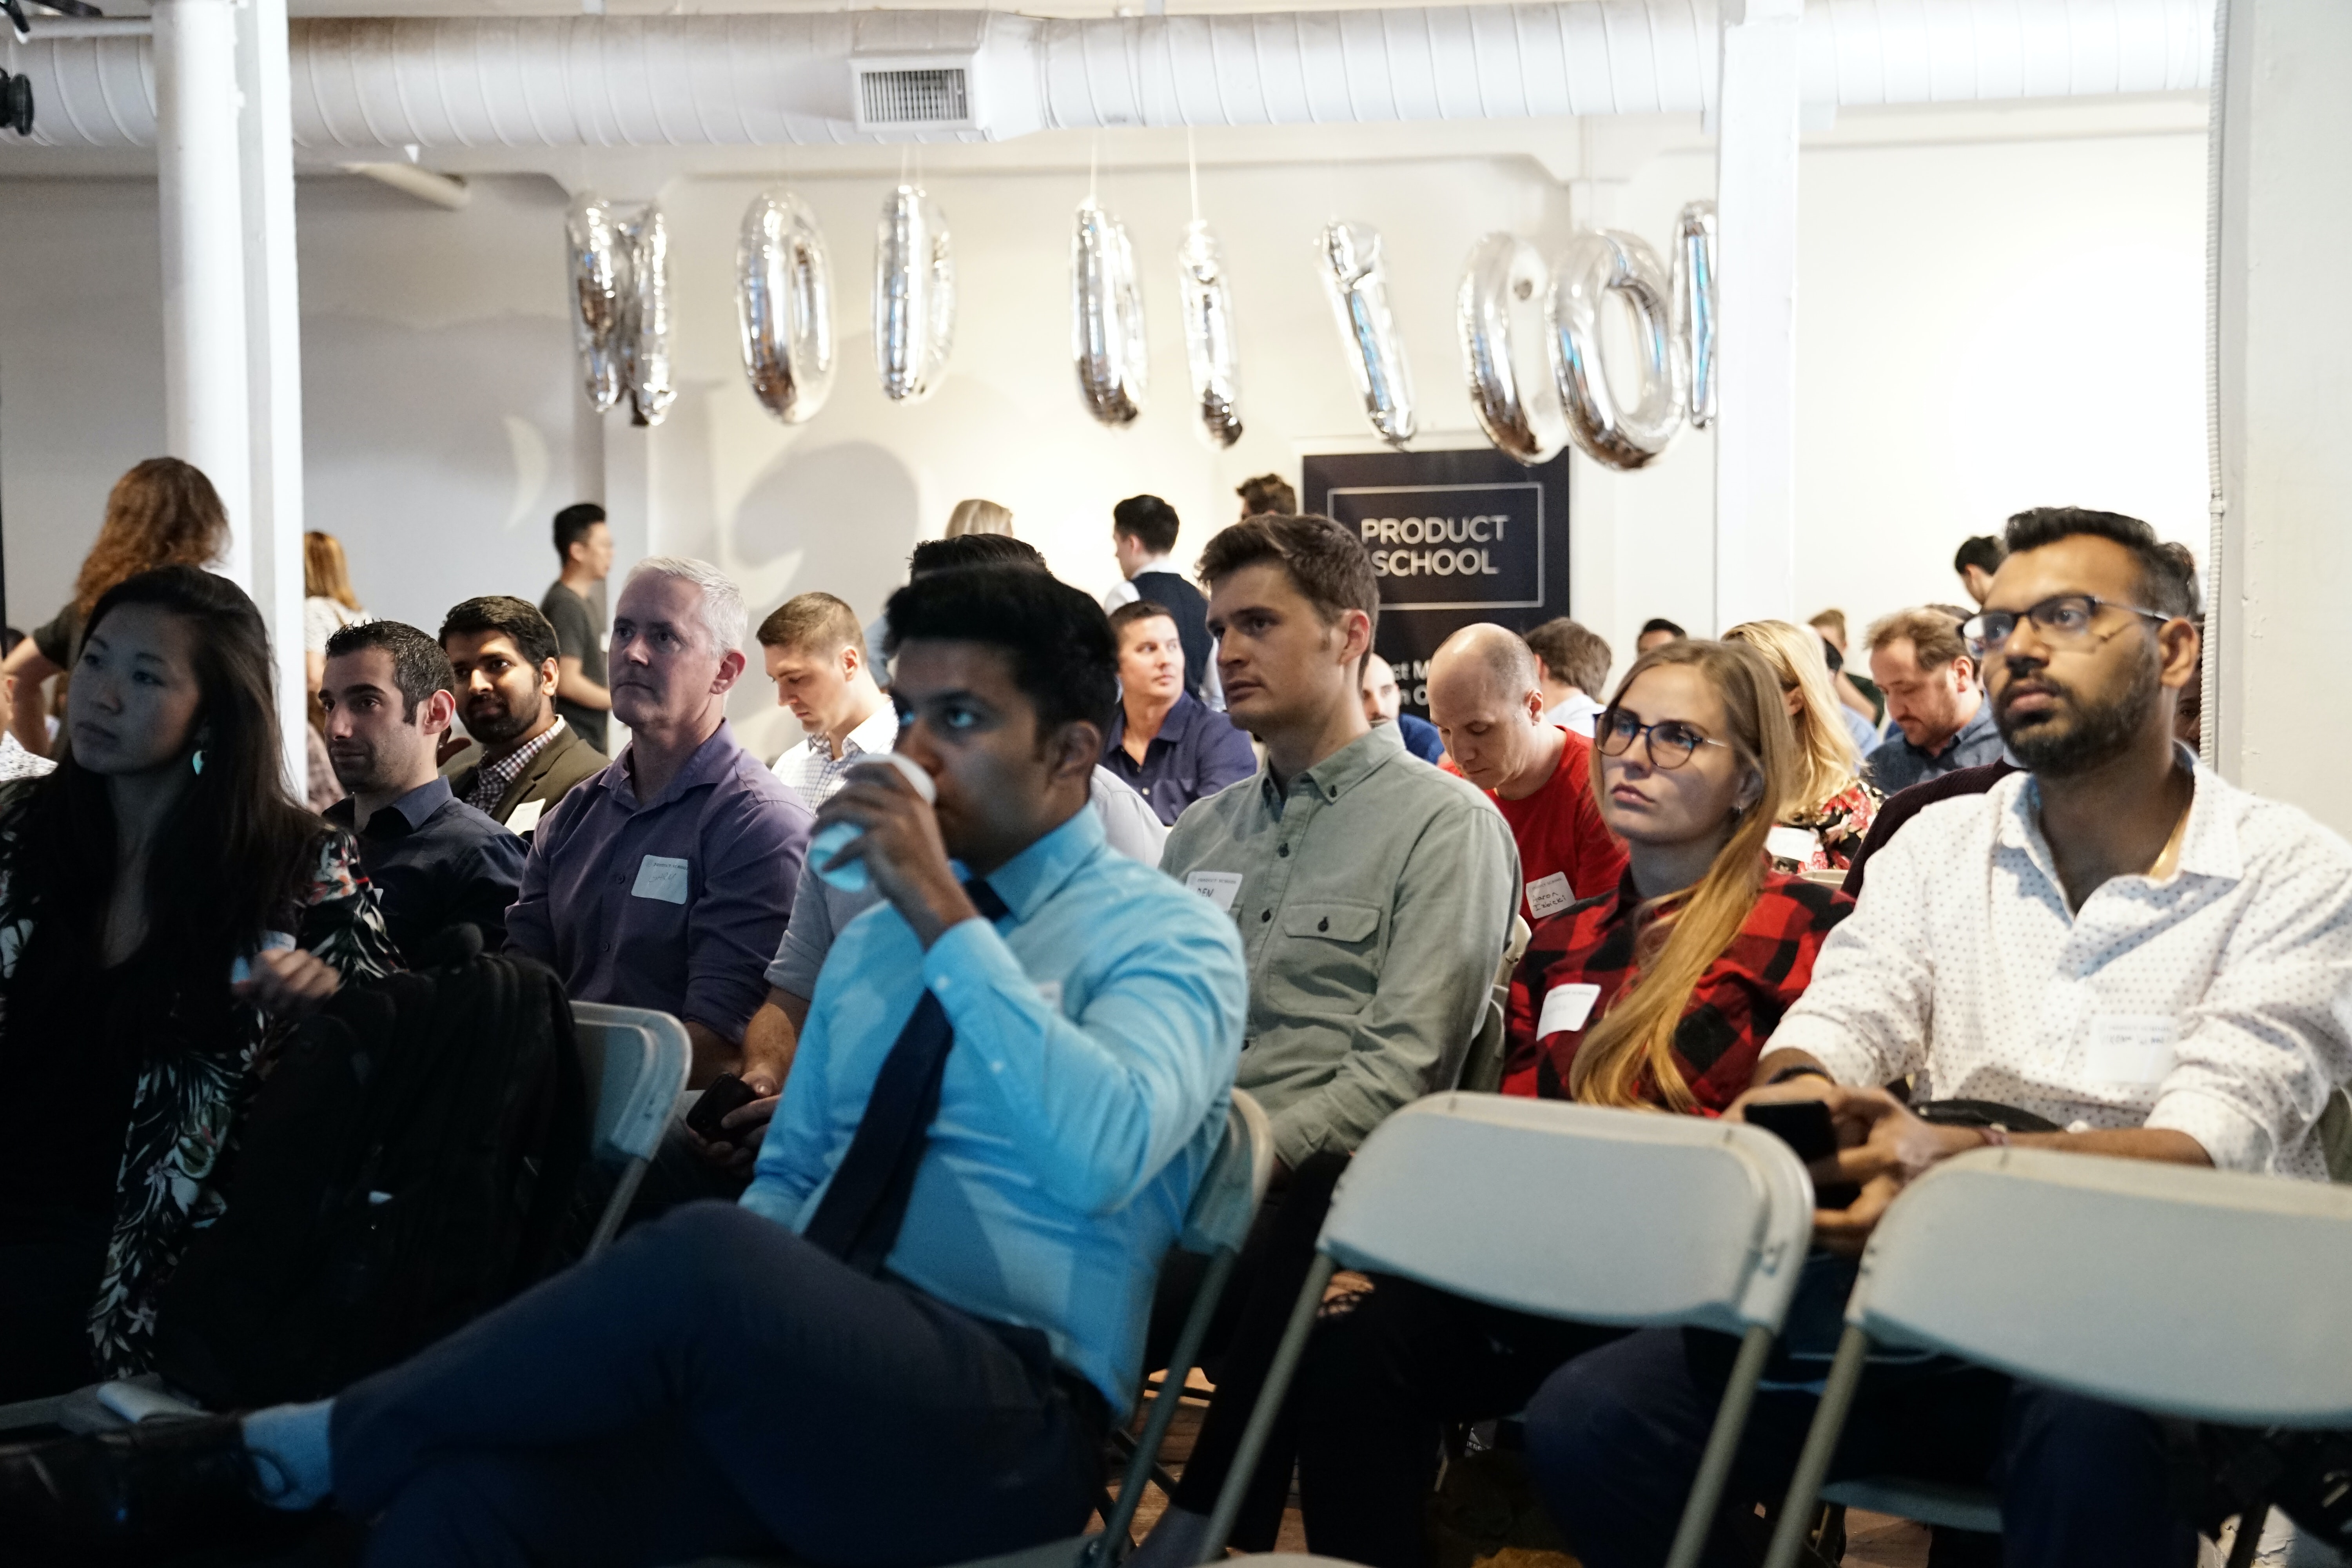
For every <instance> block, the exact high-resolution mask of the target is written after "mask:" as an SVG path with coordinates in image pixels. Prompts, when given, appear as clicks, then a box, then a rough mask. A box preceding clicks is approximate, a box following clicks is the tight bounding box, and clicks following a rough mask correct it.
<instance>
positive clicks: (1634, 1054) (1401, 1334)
mask: <svg viewBox="0 0 2352 1568" xmlns="http://www.w3.org/2000/svg"><path fill="white" fill-rule="evenodd" d="M1600 749H1601V755H1600V757H1599V758H1598V763H1599V765H1598V767H1597V769H1595V770H1594V771H1595V780H1596V784H1597V785H1598V787H1599V790H1600V792H1601V802H1602V805H1601V810H1602V813H1603V815H1604V816H1606V817H1607V819H1608V822H1609V826H1611V827H1612V829H1614V830H1615V831H1617V832H1618V833H1620V834H1622V836H1623V837H1624V839H1625V844H1626V847H1627V852H1628V854H1629V856H1630V863H1629V865H1628V868H1627V870H1626V875H1625V879H1624V880H1623V882H1622V884H1620V885H1619V886H1618V887H1616V888H1614V889H1611V896H1610V897H1608V898H1606V899H1600V900H1593V901H1591V902H1590V903H1586V904H1582V905H1580V906H1578V907H1577V908H1576V909H1575V910H1571V911H1570V912H1569V913H1568V914H1565V915H1562V916H1560V917H1559V919H1557V920H1553V921H1547V922H1546V923H1545V924H1543V925H1542V926H1540V927H1538V930H1537V933H1536V938H1535V942H1534V944H1533V945H1532V946H1531V947H1530V948H1529V949H1528V954H1527V956H1526V957H1525V958H1524V959H1523V960H1522V961H1521V962H1520V964H1519V968H1518V972H1517V974H1516V975H1515V976H1514V978H1513V980H1512V984H1511V1011H1510V1058H1509V1070H1508V1073H1507V1078H1506V1079H1505V1082H1504V1092H1505V1093H1507V1094H1525V1095H1538V1096H1541V1097H1543V1098H1544V1099H1547V1100H1579V1101H1581V1102H1582V1103H1585V1104H1588V1105H1613V1106H1629V1107H1634V1108H1638V1109H1641V1110H1666V1111H1675V1112H1679V1113H1682V1114H1685V1115H1689V1114H1697V1115H1716V1114H1719V1113H1720V1112H1721V1111H1722V1110H1724V1109H1725V1108H1726V1107H1727V1106H1728V1105H1730V1104H1731V1103H1732V1101H1733V1100H1736V1099H1738V1096H1739V1095H1740V1094H1741V1093H1742V1092H1743V1091H1745V1090H1746V1089H1747V1088H1748V1084H1749V1082H1750V1081H1751V1080H1752V1079H1753V1078H1754V1076H1755V1071H1756V1062H1757V1058H1758V1057H1759V1054H1760V1053H1761V1052H1762V1051H1763V1049H1764V1047H1765V1045H1766V1043H1767V1041H1768V1040H1769V1038H1770V1037H1771V1035H1772V1031H1773V1029H1774V1027H1775V1026H1777V1025H1778V1024H1779V1023H1780V1017H1781V1016H1782V1014H1784V1013H1785V1012H1786V1011H1787V1010H1788V1008H1789V1006H1790V1004H1791V1003H1793V1002H1794V1001H1795V1000H1796V999H1797V998H1798V997H1799V996H1800V995H1801V994H1803V993H1804V990H1805V985H1806V983H1807V981H1808V980H1809V979H1810V978H1811V973H1812V966H1813V960H1814V958H1815V956H1816V954H1817V953H1818V952H1820V950H1821V945H1822V939H1823V938H1824V937H1826V936H1827V935H1828V934H1829V932H1830V931H1831V929H1832V927H1833V926H1835V925H1836V923H1837V922H1838V921H1839V920H1840V919H1841V918H1842V917H1843V915H1844V913H1845V912H1846V910H1847V908H1848V905H1847V903H1846V900H1845V899H1844V898H1843V896H1842V895H1840V894H1838V893H1836V892H1834V891H1832V889H1827V888H1821V887H1815V886H1813V885H1811V884H1810V883H1808V882H1806V881H1804V880H1802V879H1799V878H1794V877H1789V876H1786V875H1783V874H1781V873H1780V872H1777V871H1772V870H1769V869H1767V867H1766V857H1765V853H1764V844H1765V840H1766V838H1767V837H1768V836H1769V833H1770V830H1771V827H1772V812H1771V810H1770V803H1771V802H1773V801H1775V800H1780V799H1785V798H1787V797H1788V796H1789V795H1791V794H1793V793H1795V792H1796V790H1797V788H1798V784H1799V781H1800V780H1801V778H1802V777H1803V774H1804V766H1805V764H1804V759H1803V757H1802V756H1801V755H1800V754H1798V752H1797V749H1796V746H1795V744H1794V742H1793V741H1792V739H1791V737H1790V733H1789V728H1788V723H1787V721H1786V720H1785V719H1784V718H1783V717H1782V708H1781V702H1780V686H1779V683H1778V682H1777V681H1776V680H1775V679H1773V678H1772V675H1771V673H1770V671H1769V669H1767V668H1764V667H1763V665H1762V664H1761V662H1760V661H1759V659H1758V658H1756V657H1755V655H1754V654H1753V653H1752V652H1751V651H1750V650H1749V649H1748V648H1746V647H1739V646H1738V645H1736V644H1731V643H1715V642H1693V641H1690V640H1687V639H1685V640H1682V641H1677V642H1673V643H1669V644H1667V645H1666V646H1665V647H1663V648H1660V649H1658V650H1656V651H1654V652H1653V653H1651V654H1649V655H1648V656H1646V657H1645V658H1642V659H1641V660H1640V661H1639V662H1637V663H1636V664H1635V665H1634V666H1633V669H1632V670H1631V671H1630V672H1629V673H1628V674H1627V676H1626V678H1625V683H1624V685H1623V686H1622V687H1621V688H1620V689H1619V690H1618V693H1617V700H1616V702H1615V704H1614V705H1613V706H1612V707H1611V708H1609V709H1608V710H1605V711H1604V712H1603V714H1602V717H1601V737H1600ZM1645 949H1646V950H1647V952H1646V953H1645V952H1644V950H1645ZM1637 960H1638V962H1637ZM1339 1283H1340V1286H1341V1288H1342V1291H1343V1294H1341V1295H1340V1296H1339V1297H1338V1298H1337V1299H1336V1300H1335V1303H1334V1308H1335V1310H1332V1311H1330V1312H1328V1313H1327V1316H1326V1319H1325V1321H1323V1322H1322V1323H1321V1324H1320V1325H1319V1326H1318V1329H1317V1331H1316V1333H1315V1337H1314V1339H1313V1340H1312V1341H1310V1342H1309V1344H1308V1349H1307V1359H1306V1361H1305V1362H1304V1363H1302V1366H1301V1369H1300V1375H1299V1382H1298V1384H1297V1393H1295V1394H1293V1396H1292V1400H1291V1405H1292V1406H1293V1407H1294V1410H1295V1416H1293V1415H1286V1420H1285V1422H1284V1424H1283V1425H1282V1426H1278V1427H1277V1428H1276V1432H1277V1434H1278V1435H1281V1436H1287V1435H1288V1433H1289V1431H1290V1426H1291V1421H1292V1420H1293V1419H1295V1421H1296V1423H1297V1436H1296V1438H1295V1441H1296V1443H1297V1451H1298V1454H1299V1476H1300V1479H1301V1482H1302V1486H1303V1488H1304V1501H1305V1504H1306V1511H1307V1536H1308V1540H1309V1542H1310V1544H1311V1546H1312V1549H1313V1550H1314V1551H1315V1552H1317V1553H1318V1555H1324V1556H1333V1555H1336V1556H1338V1557H1339V1558H1341V1559H1344V1560H1345V1561H1348V1562H1351V1563H1364V1564H1367V1565H1368V1568H1420V1565H1421V1564H1422V1563H1423V1562H1424V1561H1425V1560H1426V1553H1425V1551H1424V1548H1423V1535H1422V1528H1421V1519H1422V1510H1423V1503H1424V1501H1425V1500H1426V1499H1427V1497H1428V1494H1429V1490H1430V1488H1431V1487H1432V1486H1433V1484H1434V1483H1435V1481H1436V1479H1437V1459H1438V1455H1439V1454H1440V1452H1441V1451H1442V1450H1441V1446H1440V1444H1441V1435H1442V1428H1443V1426H1444V1424H1447V1423H1452V1422H1463V1421H1483V1420H1486V1419H1489V1418H1491V1417H1494V1416H1497V1415H1510V1414H1512V1413H1514V1412H1516V1411H1517V1410H1519V1409H1521V1408H1522V1407H1524V1406H1525V1405H1526V1403H1527V1400H1528V1395H1530V1394H1533V1393H1534V1392H1535V1391H1536V1389H1537V1387H1538V1385H1539V1384H1541V1383H1542V1382H1543V1380H1544V1378H1545V1377H1546V1376H1547V1375H1549V1373H1551V1372H1552V1371H1553V1370H1554V1369H1555V1368H1557V1367H1559V1365H1560V1364H1561V1363H1565V1362H1567V1361H1568V1360H1570V1358H1572V1357H1574V1356H1576V1355H1579V1354H1580V1353H1582V1352H1585V1351H1587V1350H1590V1349H1591V1348H1593V1347H1594V1346H1596V1345H1599V1344H1603V1343H1606V1342H1609V1341H1611V1340H1613V1339H1615V1338H1616V1337H1617V1336H1618V1333H1619V1332H1620V1331H1615V1330H1607V1329H1596V1328H1592V1327H1590V1326H1586V1325H1580V1324H1572V1323H1562V1322H1559V1321H1554V1320H1551V1319H1547V1318H1539V1317H1532V1316H1528V1315H1526V1314H1523V1313H1518V1312H1513V1311H1507V1310H1502V1309H1500V1308H1495V1307H1487V1306H1482V1305H1480V1304H1478V1303H1476V1302H1474V1301H1469V1300H1464V1299H1462V1298H1460V1297H1456V1296H1452V1295H1448V1294H1446V1293H1445V1292H1444V1291H1442V1290H1435V1289H1430V1288H1429V1287H1427V1286H1424V1285H1419V1284H1416V1283H1414V1282H1413V1281H1412V1280H1409V1279H1396V1278H1392V1277H1389V1276H1374V1277H1371V1278H1370V1279H1367V1278H1366V1277H1363V1276H1360V1275H1347V1274H1343V1275H1341V1276H1340V1277H1339ZM1275 1451H1276V1452H1277V1453H1280V1454H1282V1455H1284V1456H1287V1454H1288V1453H1289V1452H1290V1448H1289V1446H1288V1444H1287V1443H1282V1442H1278V1443H1277V1444H1276V1448H1275ZM1277 1464H1278V1467H1279V1468H1281V1469H1282V1471H1283V1473H1284V1475H1285V1476H1287V1475H1288V1471H1289V1466H1288V1460H1287V1458H1286V1457H1285V1458H1282V1459H1280V1460H1278V1461H1277Z"/></svg>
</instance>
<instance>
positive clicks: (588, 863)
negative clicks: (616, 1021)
mask: <svg viewBox="0 0 2352 1568" xmlns="http://www.w3.org/2000/svg"><path fill="white" fill-rule="evenodd" d="M635 752H636V748H635V746H634V745H632V746H630V747H629V748H627V749H626V750H625V751H623V752H621V754H620V755H619V756H618V757H616V758H614V761H613V764H612V765H611V766H610V767H608V768H606V769H605V770H604V772H603V773H598V774H597V775H596V776H595V777H593V778H592V779H589V780H588V781H586V782H585V783H583V784H581V785H580V786H579V787H578V788H576V789H574V790H573V791H572V793H571V794H570V795H566V796H564V797H563V801H562V804H561V805H558V806H556V808H555V809H554V810H553V811H551V812H550V813H548V815H547V819H546V820H545V821H544V822H542V823H541V824H540V826H539V833H538V836H537V837H535V838H534V839H533V840H532V842H531V847H530V859H529V860H527V861H525V862H524V863H523V869H522V895H521V897H520V899H518V900H516V902H515V905H514V907H513V908H512V909H510V910H508V911H507V945H508V948H509V951H512V952H526V953H529V954H530V956H531V957H533V958H536V959H539V960H540V961H541V962H542V963H546V964H548V965H549V966H551V968H553V969H554V971H555V972H556V973H558V974H559V975H561V976H562V978H563V984H564V988H565V989H566V990H567V991H569V992H570V993H571V994H572V1000H573V1001H575V1002H612V1003H616V1004H618V1005H622V1006H626V1007H654V1008H658V1009H660V1010H661V1011H662V1012H665V1013H673V1014H676V1015H677V1016H678V1017H680V1018H683V1019H685V1020H687V1021H688V1022H689V1023H696V1024H701V1025H703V1026H706V1027H708V1028H709V1029H711V1030H713V1031H715V1032H716V1033H718V1034H719V1035H720V1036H721V1037H725V1038H727V1039H730V1040H740V1039H741V1038H742V1037H743V1026H744V1025H746V1024H747V1023H749V1022H750V1021H751V1014H752V1012H753V1011H754V1010H755V1009H757V1008H758V1006H759V1005H760V1003H761V1000H762V999H763V998H765V997H766V995H767V994H768V983H767V979H766V970H767V967H768V961H769V960H770V959H772V957H774V956H775V952H776V943H777V942H779V941H780V940H782V936H783V934H784V922H785V921H788V920H789V919H790V918H791V917H792V912H793V888H794V887H795V886H797V885H798V883H799V881H800V875H801V860H802V858H803V856H804V855H805V854H806V853H807V850H808V840H809V832H810V827H811V824H812V822H813V821H814V819H813V818H812V816H810V814H809V809H808V807H807V806H806V805H803V804H802V801H801V797H800V796H799V795H797V794H796V793H794V792H793V790H792V789H791V788H789V787H788V786H786V785H784V784H780V783H778V782H777V779H776V775H775V774H773V773H770V772H769V771H768V770H767V769H766V768H764V767H761V765H760V762H759V759H758V758H756V757H754V756H752V755H751V753H750V752H746V751H744V750H743V748H742V747H740V746H739V745H737V744H736V743H735V735H734V731H732V730H730V729H729V727H728V726H727V724H726V723H725V721H721V722H720V723H719V729H718V731H716V732H715V733H713V734H712V735H711V737H710V739H709V740H708V741H705V742H703V743H702V746H701V748H700V749H699V750H698V751H697V752H695V753H694V755H693V756H692V757H690V758H688V761H687V764H686V766H684V767H683V768H680V769H679V770H678V773H677V777H676V778H674V779H672V780H670V782H669V787H668V788H667V789H665V790H663V791H662V793H661V794H660V795H656V797H655V798H654V799H653V800H651V801H649V802H646V803H643V804H640V803H639V801H638V800H637V795H636V787H635V782H634V779H633V776H632V774H631V772H630V767H631V759H632V758H633V757H634V756H635Z"/></svg>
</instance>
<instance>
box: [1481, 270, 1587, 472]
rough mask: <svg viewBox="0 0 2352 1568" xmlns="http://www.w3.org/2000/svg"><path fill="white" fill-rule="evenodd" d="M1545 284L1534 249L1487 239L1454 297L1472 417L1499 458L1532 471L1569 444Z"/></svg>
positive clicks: (1545, 275)
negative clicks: (1552, 358)
mask: <svg viewBox="0 0 2352 1568" xmlns="http://www.w3.org/2000/svg"><path fill="white" fill-rule="evenodd" d="M1548 277H1549V275H1548V273H1547V272H1546V270H1545V268H1544V263H1543V257H1542V256H1541V255H1540V254H1539V253H1538V251H1537V250H1536V247H1534V246H1532V245H1529V244H1528V242H1527V241H1526V240H1524V239H1520V238H1518V237H1517V236H1515V235H1508V234H1490V235H1487V236H1486V237H1484V238H1482V239H1480V240H1479V241H1478V243H1477V244H1476V245H1475V246H1473V247H1471V249H1470V259H1469V261H1468V263H1467V264H1466V265H1465V267H1464V268H1463V270H1462V287H1461V289H1459V290H1458V291H1457V292H1456V294H1455V297H1454V330H1455V331H1456V332H1458V333H1459V334H1460V336H1461V339H1462V372H1463V374H1464V375H1465V376H1466V377H1467V378H1468V380H1469V383H1470V407H1471V411H1472V412H1473V413H1475V414H1476V415H1477V416H1478V425H1479V427H1480V428H1481V429H1483V430H1485V431H1486V439H1488V440H1489V441H1492V442H1493V443H1494V444H1495V449H1496V451H1499V452H1504V453H1507V454H1508V455H1509V456H1511V457H1514V458H1517V459H1518V460H1519V461H1520V462H1522V463H1528V464H1535V463H1543V462H1549V461H1550V460H1551V459H1552V458H1554V457H1556V456H1558V455H1559V449H1560V448H1561V447H1564V446H1566V445H1567V444H1568V416H1566V415H1565V414H1564V413H1562V412H1561V411H1560V405H1559V388H1558V387H1556V386H1555V385H1554V384H1553V383H1552V375H1551V365H1550V363H1549V360H1548V359H1547V357H1546V354H1545V351H1544V346H1543V345H1544V300H1545V293H1546V289H1545V284H1546V282H1547V280H1548Z"/></svg>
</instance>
